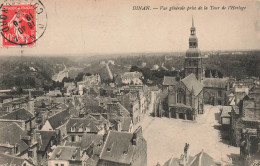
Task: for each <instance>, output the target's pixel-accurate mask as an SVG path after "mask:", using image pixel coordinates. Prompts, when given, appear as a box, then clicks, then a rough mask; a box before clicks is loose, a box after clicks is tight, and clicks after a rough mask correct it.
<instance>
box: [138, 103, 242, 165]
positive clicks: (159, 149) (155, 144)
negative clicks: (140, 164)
mask: <svg viewBox="0 0 260 166" xmlns="http://www.w3.org/2000/svg"><path fill="white" fill-rule="evenodd" d="M219 108H220V106H210V105H206V106H205V112H204V114H201V115H198V116H197V117H196V121H189V120H182V119H169V118H167V117H163V118H159V117H152V116H150V115H146V117H145V118H144V120H143V121H142V122H141V123H140V125H141V126H142V128H143V135H144V138H145V139H146V141H147V153H148V154H147V155H148V159H147V161H148V166H154V165H156V164H157V162H159V163H160V164H163V163H164V162H166V161H167V160H168V159H170V158H171V157H172V156H173V157H176V158H179V157H180V155H181V154H182V153H183V148H184V145H185V143H189V144H190V154H191V155H192V156H194V155H196V154H197V153H199V152H201V150H202V149H203V150H204V152H206V153H208V154H209V155H211V156H212V157H213V158H214V160H215V161H218V162H222V163H223V164H230V163H231V159H230V155H231V156H234V155H235V156H237V155H239V147H233V146H229V145H228V144H226V143H223V142H222V140H221V134H220V131H219V130H218V129H217V127H218V126H219V125H220V124H219V123H218V119H217V118H216V117H217V116H216V115H217V114H218V113H219Z"/></svg>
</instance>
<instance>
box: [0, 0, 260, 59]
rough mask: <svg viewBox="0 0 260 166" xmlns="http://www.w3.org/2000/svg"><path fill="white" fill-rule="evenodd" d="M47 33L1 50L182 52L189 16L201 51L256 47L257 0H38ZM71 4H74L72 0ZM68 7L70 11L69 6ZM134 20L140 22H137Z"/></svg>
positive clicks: (259, 45)
mask: <svg viewBox="0 0 260 166" xmlns="http://www.w3.org/2000/svg"><path fill="white" fill-rule="evenodd" d="M42 3H43V4H44V5H45V9H46V12H47V14H48V26H47V29H46V32H45V34H44V35H43V36H42V38H40V39H39V40H38V41H37V43H36V46H35V47H33V48H22V49H21V48H19V47H17V48H1V51H0V56H1V55H2V56H4V55H7V56H8V55H18V56H19V55H21V50H23V52H24V54H23V55H29V56H30V55H43V56H46V55H47V56H48V55H54V56H59V55H66V56H73V55H88V56H90V55H99V54H106V55H109V54H128V53H130V54H131V53H132V54H136V53H157V52H185V51H186V50H187V49H188V39H189V35H190V27H191V20H192V16H193V17H194V25H195V27H196V31H197V33H196V35H197V37H198V48H199V49H200V50H201V51H214V50H221V51H222V50H259V49H260V25H259V24H260V20H259V18H260V17H259V16H260V2H259V1H253V0H250V1H242V0H238V1H236V2H233V1H222V0H221V1H218V2H215V1H214V2H212V1H211V2H208V1H205V0H199V1H196V2H191V1H186V0H185V1H182V3H181V4H180V3H179V2H178V1H167V0H166V1H162V2H158V1H156V0H151V1H149V2H147V1H136V0H134V1H127V0H124V1H120V2H118V0H113V1H111V2H109V4H110V5H107V3H108V2H106V1H103V0H101V1H84V0H79V1H78V2H77V3H73V1H72V0H65V1H63V2H59V1H58V0H55V1H50V0H42ZM71 4H73V5H71ZM231 4H232V5H240V6H245V7H246V9H245V10H244V11H230V10H229V11H227V10H226V11H213V10H210V11H209V10H208V11H198V10H197V11H191V12H189V11H188V12H187V11H171V12H170V11H160V10H151V11H134V10H132V9H131V7H132V6H133V5H150V6H151V7H160V6H168V7H171V6H190V5H193V6H199V5H201V6H211V5H213V6H221V5H225V6H228V5H231ZM68 8H70V11H69V12H68V11H67V9H68ZM137 26H138V27H137Z"/></svg>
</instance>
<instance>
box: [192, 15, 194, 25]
mask: <svg viewBox="0 0 260 166" xmlns="http://www.w3.org/2000/svg"><path fill="white" fill-rule="evenodd" d="M192 27H194V20H193V16H192Z"/></svg>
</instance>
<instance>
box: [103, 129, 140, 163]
mask: <svg viewBox="0 0 260 166" xmlns="http://www.w3.org/2000/svg"><path fill="white" fill-rule="evenodd" d="M132 138H133V133H127V132H116V131H109V133H108V136H107V139H106V142H105V145H104V147H103V149H102V152H101V154H100V159H102V160H106V161H111V162H115V163H122V164H130V163H131V161H132V159H133V154H134V151H135V146H134V145H133V144H132Z"/></svg>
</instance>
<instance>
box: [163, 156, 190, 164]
mask: <svg viewBox="0 0 260 166" xmlns="http://www.w3.org/2000/svg"><path fill="white" fill-rule="evenodd" d="M192 159H193V157H191V156H190V157H189V159H188V162H187V163H188V164H189V163H190V162H191V161H192ZM179 162H180V159H178V158H174V157H172V158H170V159H169V160H168V161H166V162H165V163H164V164H163V166H180V164H179ZM188 164H187V165H188Z"/></svg>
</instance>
